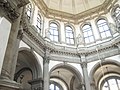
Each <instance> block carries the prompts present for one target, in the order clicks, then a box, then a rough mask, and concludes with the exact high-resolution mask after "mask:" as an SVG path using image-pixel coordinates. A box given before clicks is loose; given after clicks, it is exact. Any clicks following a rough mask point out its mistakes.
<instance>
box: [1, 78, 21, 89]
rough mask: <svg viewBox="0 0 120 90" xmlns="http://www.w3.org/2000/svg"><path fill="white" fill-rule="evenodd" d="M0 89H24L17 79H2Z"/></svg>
mask: <svg viewBox="0 0 120 90" xmlns="http://www.w3.org/2000/svg"><path fill="white" fill-rule="evenodd" d="M0 90H22V87H21V85H20V84H19V83H16V82H15V81H11V80H6V79H0Z"/></svg>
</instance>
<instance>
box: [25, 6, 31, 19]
mask: <svg viewBox="0 0 120 90" xmlns="http://www.w3.org/2000/svg"><path fill="white" fill-rule="evenodd" d="M31 12H32V5H31V4H28V5H27V6H26V14H27V18H28V20H30V18H31Z"/></svg>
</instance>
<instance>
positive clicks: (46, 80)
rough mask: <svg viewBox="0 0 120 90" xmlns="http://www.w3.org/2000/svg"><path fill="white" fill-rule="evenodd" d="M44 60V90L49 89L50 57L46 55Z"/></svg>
mask: <svg viewBox="0 0 120 90" xmlns="http://www.w3.org/2000/svg"><path fill="white" fill-rule="evenodd" d="M43 60H44V61H43V79H44V86H43V87H44V89H43V90H49V57H48V56H47V55H45V56H44V59H43Z"/></svg>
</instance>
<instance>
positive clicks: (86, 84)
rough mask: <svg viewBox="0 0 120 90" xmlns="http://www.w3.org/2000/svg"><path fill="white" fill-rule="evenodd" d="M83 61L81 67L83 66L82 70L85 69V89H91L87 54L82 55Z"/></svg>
mask: <svg viewBox="0 0 120 90" xmlns="http://www.w3.org/2000/svg"><path fill="white" fill-rule="evenodd" d="M81 61H82V63H81V67H82V71H83V77H84V82H85V88H86V89H85V90H91V87H90V80H89V77H88V71H87V62H86V58H85V55H82V56H81Z"/></svg>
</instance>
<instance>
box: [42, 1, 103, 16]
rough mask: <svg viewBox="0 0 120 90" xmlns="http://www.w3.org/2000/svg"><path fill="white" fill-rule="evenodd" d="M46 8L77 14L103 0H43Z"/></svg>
mask: <svg viewBox="0 0 120 90" xmlns="http://www.w3.org/2000/svg"><path fill="white" fill-rule="evenodd" d="M43 1H44V3H45V4H46V5H47V7H48V8H50V9H53V10H58V11H63V12H67V13H70V14H78V13H81V12H84V11H86V10H89V9H91V8H94V7H97V6H99V5H101V4H103V3H104V2H105V0H43Z"/></svg>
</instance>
